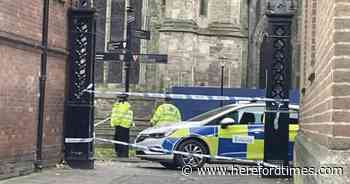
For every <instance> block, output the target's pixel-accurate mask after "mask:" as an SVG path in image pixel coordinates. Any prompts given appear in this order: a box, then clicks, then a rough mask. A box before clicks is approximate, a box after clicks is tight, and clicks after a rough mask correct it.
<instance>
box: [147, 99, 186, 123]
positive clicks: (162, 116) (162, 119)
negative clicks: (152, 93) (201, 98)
mask: <svg viewBox="0 0 350 184" xmlns="http://www.w3.org/2000/svg"><path fill="white" fill-rule="evenodd" d="M180 121H181V113H180V110H179V109H178V108H177V107H176V106H175V105H172V104H167V103H166V104H162V105H160V106H159V107H158V108H157V110H156V111H155V112H154V115H153V117H152V119H151V123H152V125H153V126H155V125H160V124H162V123H176V122H180Z"/></svg>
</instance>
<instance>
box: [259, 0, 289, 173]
mask: <svg viewBox="0 0 350 184" xmlns="http://www.w3.org/2000/svg"><path fill="white" fill-rule="evenodd" d="M284 3H287V1H285V2H284ZM289 3H290V2H289ZM269 6H270V7H271V8H270V9H269V11H268V12H267V13H266V16H267V23H268V24H267V25H268V28H267V30H266V32H267V35H268V36H267V37H266V39H265V41H264V45H263V52H264V53H263V61H264V62H265V64H266V69H267V86H266V97H267V98H274V99H276V100H286V99H289V90H290V86H291V72H290V71H291V56H292V54H291V51H292V45H291V25H292V18H293V12H290V10H289V9H286V7H288V4H284V6H281V4H278V3H273V4H272V5H271V4H270V5H269ZM266 110H267V111H268V112H266V115H265V122H266V123H265V140H264V142H265V145H264V161H265V162H268V163H272V164H278V165H280V166H284V167H286V166H289V162H288V161H289V160H290V157H289V156H288V146H289V113H286V112H288V110H289V103H288V102H287V101H285V102H278V103H277V102H266ZM280 110H281V111H283V112H278V111H280ZM274 111H275V112H274ZM276 111H277V112H276ZM270 169H271V168H270ZM264 176H265V177H288V176H285V175H281V174H280V175H278V174H277V173H274V172H272V173H270V175H264Z"/></svg>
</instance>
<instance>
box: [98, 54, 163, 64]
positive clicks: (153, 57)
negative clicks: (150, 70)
mask: <svg viewBox="0 0 350 184" xmlns="http://www.w3.org/2000/svg"><path fill="white" fill-rule="evenodd" d="M95 58H96V61H97V62H104V61H109V62H110V61H112V62H123V61H124V59H123V58H125V54H122V53H110V52H100V53H99V52H98V53H96V57H95ZM132 58H133V60H134V61H135V62H137V61H138V62H140V63H145V64H152V63H159V64H166V63H168V55H166V54H133V55H132Z"/></svg>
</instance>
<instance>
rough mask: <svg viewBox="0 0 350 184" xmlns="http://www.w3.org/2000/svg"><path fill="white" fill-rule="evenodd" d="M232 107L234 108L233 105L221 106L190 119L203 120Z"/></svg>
mask: <svg viewBox="0 0 350 184" xmlns="http://www.w3.org/2000/svg"><path fill="white" fill-rule="evenodd" d="M230 108H232V106H226V107H220V108H217V109H214V110H211V111H209V112H206V113H203V114H200V115H198V116H195V117H193V118H191V119H189V120H188V121H203V120H205V119H208V118H210V117H212V116H214V115H216V114H219V113H221V112H224V111H226V110H228V109H230Z"/></svg>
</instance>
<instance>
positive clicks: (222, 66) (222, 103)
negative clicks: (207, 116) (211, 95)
mask: <svg viewBox="0 0 350 184" xmlns="http://www.w3.org/2000/svg"><path fill="white" fill-rule="evenodd" d="M224 69H225V66H224V65H223V64H222V65H221V91H220V92H221V93H220V95H221V96H224ZM220 106H221V107H223V106H224V101H222V100H221V101H220Z"/></svg>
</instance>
